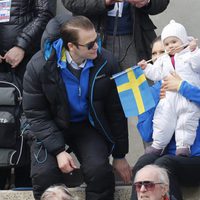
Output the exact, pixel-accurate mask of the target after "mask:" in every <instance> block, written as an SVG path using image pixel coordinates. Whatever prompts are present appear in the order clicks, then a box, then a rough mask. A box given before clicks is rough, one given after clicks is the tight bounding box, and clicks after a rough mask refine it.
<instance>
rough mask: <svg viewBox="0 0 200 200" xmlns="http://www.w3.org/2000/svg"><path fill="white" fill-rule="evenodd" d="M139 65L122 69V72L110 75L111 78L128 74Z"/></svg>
mask: <svg viewBox="0 0 200 200" xmlns="http://www.w3.org/2000/svg"><path fill="white" fill-rule="evenodd" d="M138 67H139V66H134V67H129V68H127V69H126V70H124V71H121V72H119V73H117V74H114V75H112V77H110V80H112V79H115V78H117V77H119V76H121V75H123V74H126V73H127V72H129V71H131V70H133V69H136V68H138Z"/></svg>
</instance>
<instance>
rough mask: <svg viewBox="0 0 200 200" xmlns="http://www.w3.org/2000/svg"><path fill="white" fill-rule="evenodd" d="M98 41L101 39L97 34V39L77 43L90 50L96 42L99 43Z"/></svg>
mask: <svg viewBox="0 0 200 200" xmlns="http://www.w3.org/2000/svg"><path fill="white" fill-rule="evenodd" d="M98 41H99V37H98V36H97V37H96V39H95V40H94V41H92V42H88V43H87V44H79V43H76V45H78V46H81V47H86V48H87V49H88V50H90V49H92V48H93V47H94V45H95V43H97V42H98Z"/></svg>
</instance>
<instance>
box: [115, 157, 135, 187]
mask: <svg viewBox="0 0 200 200" xmlns="http://www.w3.org/2000/svg"><path fill="white" fill-rule="evenodd" d="M113 168H114V169H115V170H116V172H117V173H118V174H119V176H120V177H121V178H122V179H123V181H124V183H126V184H127V183H131V177H132V169H131V167H130V165H129V164H128V162H127V160H126V158H122V159H113Z"/></svg>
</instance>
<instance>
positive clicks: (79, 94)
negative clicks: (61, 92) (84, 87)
mask: <svg viewBox="0 0 200 200" xmlns="http://www.w3.org/2000/svg"><path fill="white" fill-rule="evenodd" d="M78 96H79V97H81V87H80V86H79V87H78Z"/></svg>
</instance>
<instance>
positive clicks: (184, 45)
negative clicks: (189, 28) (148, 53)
mask: <svg viewBox="0 0 200 200" xmlns="http://www.w3.org/2000/svg"><path fill="white" fill-rule="evenodd" d="M196 40H197V39H196ZM188 45H189V43H188V42H187V43H185V44H182V45H181V46H179V47H177V48H175V49H173V50H171V51H175V50H178V49H180V48H183V47H186V46H188ZM171 51H167V52H165V53H164V54H161V55H159V56H157V57H155V58H151V59H149V60H147V61H146V62H147V63H150V62H152V61H154V60H156V59H158V58H159V57H161V56H163V55H165V54H169V53H170V52H171ZM138 67H139V66H134V67H129V68H127V69H126V70H124V71H121V72H119V73H117V74H114V75H112V77H110V80H113V79H115V78H117V77H119V76H121V75H123V74H125V73H127V72H129V71H131V70H133V69H136V68H138Z"/></svg>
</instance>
